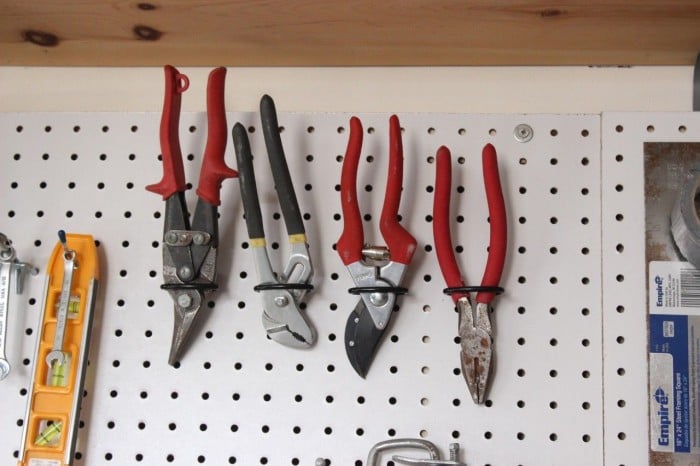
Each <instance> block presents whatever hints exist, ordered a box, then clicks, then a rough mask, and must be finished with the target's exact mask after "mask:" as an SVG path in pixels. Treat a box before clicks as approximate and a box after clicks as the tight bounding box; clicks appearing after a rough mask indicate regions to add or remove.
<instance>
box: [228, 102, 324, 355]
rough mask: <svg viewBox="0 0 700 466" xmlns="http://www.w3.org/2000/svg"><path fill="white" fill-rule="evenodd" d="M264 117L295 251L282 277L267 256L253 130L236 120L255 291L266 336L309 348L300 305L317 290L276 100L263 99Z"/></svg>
mask: <svg viewBox="0 0 700 466" xmlns="http://www.w3.org/2000/svg"><path fill="white" fill-rule="evenodd" d="M260 119H261V120H262V128H263V135H264V137H265V146H266V148H267V154H268V158H269V159H270V167H271V168H272V178H273V179H274V182H275V190H276V191H277V197H278V198H279V202H280V207H282V215H283V216H284V223H285V226H286V228H287V234H288V235H289V243H290V245H291V254H290V256H289V260H288V261H287V265H286V266H285V268H284V272H283V273H282V274H279V275H278V274H277V273H275V272H274V270H273V269H272V266H271V265H270V258H269V256H268V254H267V244H266V241H265V230H264V227H263V221H262V213H261V210H260V200H259V199H258V188H257V184H256V182H255V171H254V170H253V155H252V153H251V149H250V142H249V141H248V134H247V133H246V129H245V128H244V127H243V125H241V124H240V123H236V125H235V126H234V128H233V144H234V147H235V149H236V160H237V162H238V170H239V174H240V185H241V198H242V200H243V209H244V210H245V221H246V226H247V228H248V237H249V238H250V246H251V249H252V250H253V253H254V254H255V255H254V257H255V267H256V269H257V272H258V278H259V279H260V284H258V285H257V286H256V287H255V288H254V290H255V291H257V292H260V293H262V300H263V308H264V309H263V314H262V322H263V327H264V328H265V331H266V332H267V335H268V336H269V337H270V338H271V339H272V340H274V341H276V342H278V343H281V344H283V345H285V346H291V347H293V348H308V347H310V346H311V345H312V344H313V342H314V340H315V339H316V335H315V332H314V330H313V328H312V327H311V326H310V325H309V323H308V322H307V320H306V318H305V317H304V314H303V313H302V312H301V310H300V305H301V301H302V299H303V298H304V296H305V295H306V293H307V292H308V291H309V290H311V289H312V288H313V286H312V285H311V283H310V282H311V278H312V277H313V267H312V265H311V258H310V256H309V246H308V244H307V242H306V230H305V228H304V222H303V220H302V216H301V212H300V210H299V202H298V201H297V197H296V194H295V192H294V185H293V184H292V178H291V176H290V174H289V167H288V166H287V159H286V158H285V156H284V148H283V147H282V139H281V137H280V131H279V125H278V122H277V111H276V110H275V102H274V101H273V100H272V98H271V97H270V96H268V95H265V96H263V98H262V99H261V100H260Z"/></svg>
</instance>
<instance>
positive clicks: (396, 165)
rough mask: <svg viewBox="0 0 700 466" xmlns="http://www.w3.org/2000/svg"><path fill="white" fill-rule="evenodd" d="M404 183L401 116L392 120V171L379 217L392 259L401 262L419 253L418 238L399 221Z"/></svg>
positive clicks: (390, 141)
mask: <svg viewBox="0 0 700 466" xmlns="http://www.w3.org/2000/svg"><path fill="white" fill-rule="evenodd" d="M402 182H403V144H402V142H401V125H399V118H398V117H397V116H396V115H392V116H391V118H390V119H389V173H388V175H387V180H386V194H385V195H384V206H383V207H382V214H381V217H380V219H379V230H380V231H381V232H382V236H384V241H386V245H387V246H388V248H389V251H390V253H391V261H392V262H398V263H400V264H408V263H409V262H411V258H412V257H413V253H415V252H416V244H417V243H416V239H415V238H414V237H413V236H412V235H411V234H410V233H409V232H408V231H406V229H405V228H404V227H403V226H401V224H400V223H399V218H398V216H399V204H400V203H401V189H402V186H401V185H402Z"/></svg>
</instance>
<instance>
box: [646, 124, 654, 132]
mask: <svg viewBox="0 0 700 466" xmlns="http://www.w3.org/2000/svg"><path fill="white" fill-rule="evenodd" d="M653 132H654V125H648V126H647V133H653Z"/></svg>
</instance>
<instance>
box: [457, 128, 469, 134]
mask: <svg viewBox="0 0 700 466" xmlns="http://www.w3.org/2000/svg"><path fill="white" fill-rule="evenodd" d="M457 134H459V135H460V136H464V135H465V134H467V130H466V129H464V128H459V129H458V130H457Z"/></svg>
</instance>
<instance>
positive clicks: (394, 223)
mask: <svg viewBox="0 0 700 466" xmlns="http://www.w3.org/2000/svg"><path fill="white" fill-rule="evenodd" d="M361 149H362V123H361V122H360V120H359V119H358V118H356V117H353V118H352V119H351V120H350V139H349V141H348V147H347V151H346V153H345V159H344V160H343V170H342V175H341V179H340V195H341V205H342V210H343V221H344V224H343V233H342V234H341V235H340V238H339V239H338V243H337V250H338V254H339V255H340V258H341V260H342V261H343V264H345V266H346V267H347V268H348V271H349V272H350V275H351V276H352V279H353V282H354V283H355V288H351V289H350V290H349V292H350V293H352V294H359V295H360V297H361V299H360V300H359V302H358V303H357V306H355V309H354V310H353V311H352V312H351V313H350V316H349V317H348V321H347V324H346V326H345V350H346V353H347V355H348V359H349V360H350V364H352V367H353V368H354V369H355V371H356V372H357V373H358V374H359V375H360V376H361V377H365V376H366V375H367V371H368V370H369V366H370V364H371V363H372V359H373V357H374V353H375V350H376V348H377V346H378V344H379V341H380V340H381V337H382V335H383V334H384V330H385V329H386V327H387V325H388V323H389V319H390V318H391V313H392V311H393V310H394V305H395V304H396V297H397V296H398V295H400V294H404V293H406V291H407V290H406V288H402V287H401V281H402V279H403V277H404V274H405V272H406V267H407V266H408V264H409V262H411V258H412V257H413V253H414V252H415V250H416V239H415V238H414V237H413V236H411V234H410V233H409V232H408V231H406V230H405V229H404V228H403V227H402V226H401V224H400V223H399V220H398V213H399V203H400V201H401V183H402V181H403V146H402V143H401V127H400V126H399V119H398V117H396V115H393V116H392V117H391V118H390V119H389V173H388V176H387V184H386V193H385V197H384V206H383V207H382V213H381V217H380V220H379V229H380V231H381V233H382V236H383V237H384V240H385V241H386V244H387V247H366V246H365V244H364V232H363V230H362V218H361V217H360V208H359V205H358V202H357V168H358V165H359V163H360V150H361Z"/></svg>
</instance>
